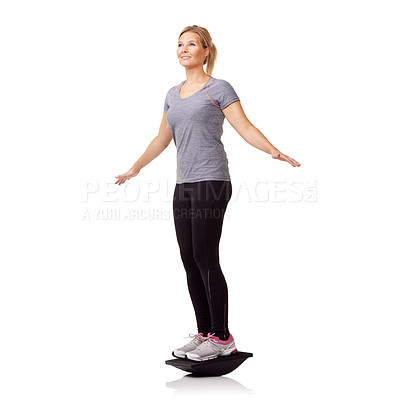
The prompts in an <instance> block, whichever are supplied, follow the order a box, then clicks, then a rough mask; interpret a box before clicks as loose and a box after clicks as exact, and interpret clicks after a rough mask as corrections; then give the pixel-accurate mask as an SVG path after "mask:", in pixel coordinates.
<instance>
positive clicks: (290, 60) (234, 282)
mask: <svg viewBox="0 0 400 400" xmlns="http://www.w3.org/2000/svg"><path fill="white" fill-rule="evenodd" d="M395 5H396V2H395V1H382V0H381V1H379V2H378V1H349V0H346V1H344V0H343V1H342V0H336V1H246V2H239V1H229V2H228V1H219V2H215V1H213V2H208V1H204V2H188V1H173V0H169V1H166V2H161V1H159V2H154V1H153V2H152V1H150V2H146V3H145V2H134V1H117V0H114V1H88V0H79V1H71V0H70V1H34V2H32V1H29V2H28V1H12V2H11V1H8V2H2V4H1V8H0V35H1V41H0V57H1V62H0V72H1V74H0V79H1V88H0V96H1V158H0V159H1V179H2V195H1V230H2V233H3V235H2V250H1V279H0V307H1V308H0V321H1V329H0V346H1V353H0V367H1V370H0V376H1V385H0V391H1V393H0V395H1V398H2V399H4V400H6V399H7V400H8V399H10V400H11V399H32V398H38V399H39V398H40V399H42V400H44V399H52V400H53V399H58V400H61V399H75V400H76V399H85V400H87V399H96V400H100V399H118V400H123V399H133V398H144V399H147V398H158V399H161V398H168V397H171V396H180V395H185V396H189V397H190V395H192V396H196V395H199V396H201V397H203V398H204V396H205V395H206V396H215V398H219V399H222V398H231V397H232V396H234V395H241V394H252V395H253V396H255V397H257V398H260V399H261V398H263V399H270V400H272V399H298V398H304V399H307V400H311V399H338V398H340V399H382V398H384V399H398V397H399V395H400V389H399V385H398V379H399V372H400V367H399V357H400V345H399V337H400V326H399V304H400V298H399V297H400V295H399V283H400V282H399V273H398V268H399V256H398V241H399V235H398V224H399V212H398V201H399V186H398V171H399V167H398V163H397V149H398V146H397V144H398V143H399V141H398V136H399V133H400V132H399V125H400V124H399V105H400V104H399V103H400V101H399V89H400V87H399V86H400V85H399V71H400V65H399V64H400V62H399V61H400V60H399V33H400V32H399V24H398V21H399V12H398V10H396V8H395ZM192 24H197V25H200V26H204V27H206V28H207V29H208V30H209V32H210V34H211V36H212V39H213V41H214V43H215V45H216V47H217V50H218V52H219V53H218V60H217V63H216V66H215V69H214V71H213V73H212V75H213V76H214V77H216V78H220V79H225V80H227V81H229V82H230V83H231V84H232V86H233V87H234V88H235V90H236V91H237V93H238V95H239V97H240V98H241V102H242V106H243V108H244V110H245V112H246V115H247V116H248V118H249V119H250V121H251V122H252V123H253V124H254V125H255V126H256V127H257V128H259V129H260V130H261V132H263V134H264V135H265V136H266V137H267V138H268V139H269V140H270V141H271V143H272V144H274V146H276V147H277V148H278V149H279V150H280V151H282V152H283V153H285V154H287V155H289V156H291V157H293V158H294V159H296V160H297V161H298V162H300V163H301V167H299V168H294V167H292V166H290V165H289V164H288V163H285V162H281V161H278V160H273V159H272V158H271V157H270V156H269V155H268V154H267V153H264V152H262V151H260V150H258V149H256V148H254V147H252V146H250V145H249V144H248V143H246V142H245V141H244V140H243V139H242V138H241V137H240V136H239V134H238V133H237V132H236V131H235V130H234V129H233V128H232V127H231V126H230V124H229V123H228V121H225V124H224V135H223V138H222V140H223V143H224V145H225V150H226V152H227V155H228V159H229V166H230V173H231V176H232V185H233V196H232V199H231V201H230V203H229V206H228V212H227V214H226V217H225V221H224V229H223V233H222V238H221V244H220V260H221V267H222V270H223V272H224V275H225V278H226V280H227V283H228V288H229V327H230V330H231V333H232V334H233V335H234V337H235V339H236V344H237V347H238V349H239V350H241V351H246V352H252V353H253V354H254V357H253V358H250V359H248V360H246V361H245V362H244V363H243V364H242V365H241V366H240V367H239V368H238V369H237V370H235V371H233V372H232V373H230V374H228V375H225V376H222V377H216V378H201V379H192V378H190V377H187V376H186V373H185V372H183V371H181V370H179V369H176V368H173V367H171V366H168V365H166V364H165V360H167V359H171V358H172V356H171V352H172V350H173V349H174V348H176V347H178V346H181V345H183V344H184V343H186V342H187V341H188V339H184V337H185V336H188V334H189V333H190V332H196V322H195V317H194V311H193V309H192V305H191V302H190V298H189V293H188V290H187V285H186V277H185V273H184V269H183V265H182V263H181V260H180V255H179V250H178V244H177V241H176V237H175V230H174V224H173V219H172V214H171V207H172V194H173V188H174V184H175V173H176V164H175V163H176V159H175V157H176V148H175V147H174V143H173V142H171V144H170V146H169V147H168V148H167V149H166V150H165V151H164V152H163V153H162V154H161V155H160V156H159V157H158V158H156V159H155V160H154V161H153V162H152V163H150V164H149V165H148V166H146V167H145V168H144V169H143V170H142V171H141V172H140V174H139V175H138V176H137V177H136V178H133V179H131V180H130V181H128V182H127V184H125V185H122V186H117V185H115V184H114V182H115V181H116V179H115V178H114V177H115V176H116V175H118V174H121V173H124V172H126V171H127V170H128V169H129V168H130V167H131V166H132V165H133V163H134V162H135V161H136V160H137V159H138V158H139V157H140V156H141V154H142V153H143V152H144V150H145V149H146V147H147V146H148V144H149V143H150V141H151V140H152V139H153V138H154V137H155V136H156V135H157V133H158V129H159V125H160V122H161V117H162V113H163V105H164V98H165V95H166V92H167V90H168V89H169V88H170V87H172V86H173V85H176V84H178V83H180V82H182V81H183V80H184V79H186V74H185V70H184V68H183V67H182V66H180V64H179V61H178V59H177V57H176V46H177V41H178V35H179V33H180V32H181V30H182V29H183V28H185V27H186V26H187V25H192ZM257 184H258V185H257ZM136 194H138V196H137V197H136ZM396 204H397V206H396ZM396 243H397V245H396ZM138 396H139V397H138Z"/></svg>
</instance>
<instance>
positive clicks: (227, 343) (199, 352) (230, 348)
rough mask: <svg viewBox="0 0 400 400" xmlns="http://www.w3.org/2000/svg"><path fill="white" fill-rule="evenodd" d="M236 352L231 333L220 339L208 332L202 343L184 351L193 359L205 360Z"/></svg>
mask: <svg viewBox="0 0 400 400" xmlns="http://www.w3.org/2000/svg"><path fill="white" fill-rule="evenodd" d="M236 352H237V349H236V345H235V340H234V339H233V336H232V335H229V338H228V339H227V340H221V339H220V338H218V337H217V336H213V335H212V334H211V333H209V334H208V335H207V338H206V340H204V341H203V343H201V344H200V345H199V346H198V347H196V349H194V350H192V351H189V352H187V353H186V357H187V358H188V359H189V360H193V361H207V360H212V359H213V358H217V357H219V356H229V355H231V354H234V353H236Z"/></svg>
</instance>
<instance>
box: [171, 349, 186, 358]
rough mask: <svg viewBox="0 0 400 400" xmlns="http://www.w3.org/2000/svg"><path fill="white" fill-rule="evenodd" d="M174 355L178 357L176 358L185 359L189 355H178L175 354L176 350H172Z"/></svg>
mask: <svg viewBox="0 0 400 400" xmlns="http://www.w3.org/2000/svg"><path fill="white" fill-rule="evenodd" d="M172 355H173V356H174V357H176V358H183V359H185V358H187V357H186V354H182V355H177V354H175V352H174V351H173V352H172Z"/></svg>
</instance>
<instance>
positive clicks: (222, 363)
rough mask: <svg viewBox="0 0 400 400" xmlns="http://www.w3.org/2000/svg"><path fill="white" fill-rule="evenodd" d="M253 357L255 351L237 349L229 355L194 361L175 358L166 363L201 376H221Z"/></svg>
mask: <svg viewBox="0 0 400 400" xmlns="http://www.w3.org/2000/svg"><path fill="white" fill-rule="evenodd" d="M249 357H253V353H246V352H243V351H237V352H236V353H235V354H231V355H229V356H219V357H217V358H214V359H212V360H206V361H193V360H189V359H188V358H173V359H172V360H167V361H165V364H167V365H172V366H173V367H176V368H179V369H182V370H183V371H186V372H191V373H193V374H195V375H201V376H219V375H225V374H229V372H232V371H233V370H235V369H236V368H237V367H238V366H239V365H240V364H242V362H243V361H245V360H246V359H247V358H249Z"/></svg>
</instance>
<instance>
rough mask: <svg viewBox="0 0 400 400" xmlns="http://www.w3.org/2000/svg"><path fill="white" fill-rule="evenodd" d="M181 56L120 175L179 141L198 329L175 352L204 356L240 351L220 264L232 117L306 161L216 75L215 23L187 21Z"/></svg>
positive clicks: (242, 128)
mask: <svg viewBox="0 0 400 400" xmlns="http://www.w3.org/2000/svg"><path fill="white" fill-rule="evenodd" d="M177 56H178V59H179V62H180V64H181V65H182V66H184V67H185V70H186V78H187V79H186V80H185V81H183V82H182V83H180V84H179V85H176V86H173V87H172V88H170V89H169V90H168V92H167V95H166V97H165V103H164V114H163V117H162V121H161V126H160V130H159V133H158V136H156V137H155V138H154V139H153V140H152V142H151V143H150V145H149V146H148V148H147V149H146V151H145V152H144V153H143V155H142V156H141V157H140V158H139V159H138V160H137V161H136V162H135V164H134V165H133V166H132V168H131V169H130V170H129V171H128V172H126V173H125V174H122V175H118V176H116V178H117V179H118V180H117V182H116V184H118V185H121V184H122V183H124V182H125V181H126V180H127V179H130V178H132V177H135V176H136V175H137V174H138V173H139V172H140V170H141V169H142V168H143V167H144V166H145V165H147V164H148V163H150V161H152V160H153V159H154V158H156V157H157V156H158V155H159V154H160V153H161V152H162V151H163V150H164V149H165V148H166V147H167V146H168V145H169V143H170V142H171V140H172V139H173V140H174V143H175V145H176V148H177V179H176V186H175V191H174V195H173V212H174V224H175V230H176V236H177V240H178V244H179V248H180V254H181V258H182V262H183V265H184V268H185V270H186V276H187V284H188V289H189V293H190V297H191V300H192V304H193V307H194V311H195V315H196V321H197V331H198V333H196V334H190V335H189V337H191V338H192V340H191V341H190V342H189V343H188V344H186V345H185V346H183V347H180V348H177V349H175V350H174V351H173V355H174V356H176V357H180V358H185V357H186V358H188V359H191V360H194V361H204V360H210V359H213V358H216V357H218V356H225V355H230V354H232V353H235V352H236V351H237V350H236V346H235V341H234V338H233V336H232V334H231V333H230V332H229V329H228V288H227V284H226V281H225V278H224V275H223V273H222V271H221V267H220V264H219V241H220V237H221V232H222V225H223V218H224V214H225V211H226V208H227V205H228V202H229V200H230V198H231V195H232V185H231V180H230V175H229V169H228V159H227V156H226V153H225V151H224V146H223V144H222V142H221V135H222V125H223V122H224V118H225V117H226V118H227V119H228V121H229V123H230V124H231V125H232V126H233V127H234V128H235V130H236V131H237V132H238V133H239V134H240V135H241V136H242V137H243V139H244V140H246V142H248V143H250V144H251V145H253V146H254V147H256V148H258V149H260V150H262V151H265V152H266V153H269V154H271V156H272V157H273V158H275V159H278V160H281V161H286V162H288V163H290V164H291V165H292V166H294V167H298V166H300V164H299V163H298V162H297V161H295V160H294V159H292V158H290V157H288V156H287V155H285V154H283V153H281V152H280V151H279V150H277V149H276V148H275V147H274V146H273V145H272V144H271V143H270V142H269V141H268V140H267V139H266V138H265V136H264V135H263V134H262V133H261V132H260V131H259V130H258V129H257V128H256V127H255V126H254V125H252V124H251V122H250V121H249V120H248V119H247V117H246V115H245V113H244V111H243V109H242V107H241V104H240V99H239V97H238V96H237V94H236V92H235V90H234V89H233V87H232V86H231V85H230V84H229V83H228V82H227V81H225V80H223V79H216V78H214V77H212V76H211V73H212V70H213V68H214V63H215V60H216V57H217V50H216V47H215V45H214V44H213V42H212V40H211V36H210V34H209V33H208V31H207V29H205V28H202V27H199V26H197V25H193V26H189V27H186V28H185V29H184V30H183V31H182V32H181V34H180V35H179V41H178V49H177ZM204 64H206V71H207V73H205V72H204V70H203V65H204Z"/></svg>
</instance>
